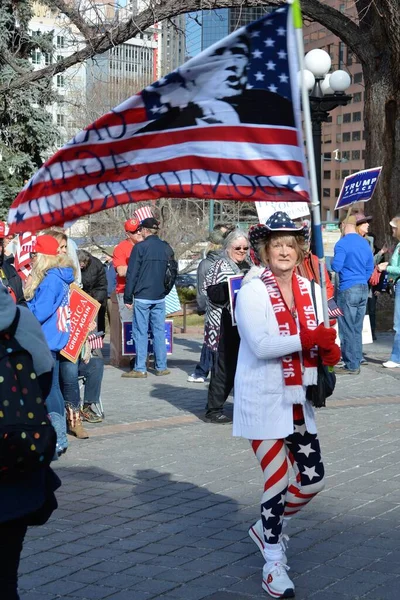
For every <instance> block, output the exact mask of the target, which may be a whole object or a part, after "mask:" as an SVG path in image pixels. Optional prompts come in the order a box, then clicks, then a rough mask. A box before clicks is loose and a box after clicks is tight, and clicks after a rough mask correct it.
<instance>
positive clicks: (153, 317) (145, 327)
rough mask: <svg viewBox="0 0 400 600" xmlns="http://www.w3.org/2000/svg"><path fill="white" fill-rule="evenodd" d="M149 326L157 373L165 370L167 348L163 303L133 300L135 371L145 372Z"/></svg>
mask: <svg viewBox="0 0 400 600" xmlns="http://www.w3.org/2000/svg"><path fill="white" fill-rule="evenodd" d="M149 325H150V328H151V331H152V333H153V350H154V358H155V367H156V370H157V371H164V370H165V369H166V368H167V347H166V345H165V302H164V301H163V302H158V303H157V304H147V303H146V302H140V301H139V300H135V303H134V305H133V332H132V335H133V340H134V342H135V349H136V360H135V371H141V372H142V373H145V372H146V370H147V369H146V359H147V348H148V344H149V336H148V331H149Z"/></svg>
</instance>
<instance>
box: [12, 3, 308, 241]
mask: <svg viewBox="0 0 400 600" xmlns="http://www.w3.org/2000/svg"><path fill="white" fill-rule="evenodd" d="M292 10H293V8H292V6H290V5H287V6H284V7H281V8H279V9H277V10H275V11H274V12H271V13H269V14H267V15H265V16H264V17H263V18H261V19H259V20H258V21H255V22H253V23H251V24H249V25H247V26H245V27H242V28H240V29H238V30H237V31H235V32H234V33H232V34H231V35H229V36H228V37H226V38H224V39H223V40H221V41H220V42H218V43H217V44H214V45H213V46H211V47H209V48H207V49H206V50H205V51H204V52H202V53H201V54H199V55H198V56H196V57H194V58H192V59H190V60H189V61H188V62H187V63H185V64H184V65H183V66H181V67H179V68H178V69H176V70H175V71H173V72H172V73H170V74H169V75H166V76H165V77H163V78H162V79H160V80H159V81H157V82H155V83H153V84H152V85H150V86H148V87H147V88H145V89H144V90H143V91H142V92H140V93H139V94H137V95H135V96H133V97H131V98H129V99H128V100H126V101H125V102H124V103H122V104H121V105H120V106H118V107H116V108H115V109H113V110H112V111H110V112H109V113H107V114H106V115H104V116H103V117H101V118H100V119H98V120H97V121H96V122H95V123H93V124H92V125H90V126H89V127H87V129H85V130H83V131H81V132H80V133H78V134H77V135H76V136H75V137H74V138H73V139H72V140H71V141H69V142H68V143H67V144H66V145H65V146H64V147H63V148H62V149H61V150H60V151H59V152H57V153H56V154H55V155H54V156H53V157H52V158H50V159H49V160H48V161H47V162H46V163H45V164H44V165H43V166H42V167H41V169H40V170H39V171H38V172H37V173H36V174H35V175H34V176H33V177H32V179H31V180H30V181H29V182H28V183H27V184H26V186H25V187H24V189H23V190H22V191H21V192H20V194H19V195H18V196H17V198H16V199H15V201H14V202H13V204H12V207H11V209H10V211H9V217H8V220H9V224H10V230H11V232H13V233H14V232H16V233H17V232H20V231H25V230H27V229H29V230H31V231H37V230H38V229H44V228H46V227H50V226H52V225H57V224H61V223H64V222H66V221H71V220H74V219H76V218H79V217H80V216H83V215H86V214H89V213H90V214H92V213H94V212H97V211H100V210H104V209H108V208H112V207H115V206H117V205H119V204H125V203H128V202H140V201H144V200H149V199H155V198H160V197H170V198H186V197H189V198H191V197H192V198H193V197H195V198H201V199H204V198H206V199H207V198H213V199H214V198H216V199H226V200H242V201H249V200H258V201H275V202H276V201H284V202H291V201H297V202H300V201H302V202H307V201H309V192H308V180H307V169H306V167H305V157H304V149H303V142H302V137H301V118H300V95H299V90H298V84H297V71H298V61H297V51H296V44H295V35H294V28H293V15H292Z"/></svg>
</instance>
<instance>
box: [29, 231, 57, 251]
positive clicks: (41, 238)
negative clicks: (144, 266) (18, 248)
mask: <svg viewBox="0 0 400 600" xmlns="http://www.w3.org/2000/svg"><path fill="white" fill-rule="evenodd" d="M59 245H60V244H59V242H58V240H56V238H54V237H53V236H52V235H38V237H37V238H36V242H35V245H34V248H33V249H34V252H37V253H39V254H46V255H47V256H57V254H58V247H59Z"/></svg>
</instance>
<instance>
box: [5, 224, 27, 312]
mask: <svg viewBox="0 0 400 600" xmlns="http://www.w3.org/2000/svg"><path fill="white" fill-rule="evenodd" d="M5 234H6V228H5V223H4V221H0V285H2V286H4V287H6V288H8V290H9V291H10V293H11V296H12V298H13V300H14V302H16V303H17V304H25V298H24V292H23V289H22V281H21V278H20V276H19V275H18V273H17V271H16V270H15V268H14V267H13V265H12V264H11V262H9V260H7V258H6V257H5V255H4V238H5Z"/></svg>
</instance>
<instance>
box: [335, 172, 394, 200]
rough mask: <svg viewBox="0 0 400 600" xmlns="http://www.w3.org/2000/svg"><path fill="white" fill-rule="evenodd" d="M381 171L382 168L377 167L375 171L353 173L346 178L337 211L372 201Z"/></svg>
mask: <svg viewBox="0 0 400 600" xmlns="http://www.w3.org/2000/svg"><path fill="white" fill-rule="evenodd" d="M381 171H382V167H375V168H374V169H365V170H364V171H358V173H353V175H349V176H348V177H345V179H344V181H343V185H342V189H341V190H340V194H339V198H338V200H337V202H336V206H335V210H338V209H339V208H345V207H346V206H350V204H354V203H355V202H367V200H370V199H371V198H372V194H373V193H374V191H375V188H376V184H377V183H378V179H379V175H380V174H381Z"/></svg>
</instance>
